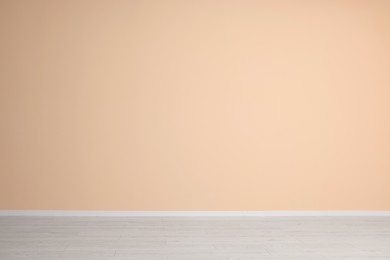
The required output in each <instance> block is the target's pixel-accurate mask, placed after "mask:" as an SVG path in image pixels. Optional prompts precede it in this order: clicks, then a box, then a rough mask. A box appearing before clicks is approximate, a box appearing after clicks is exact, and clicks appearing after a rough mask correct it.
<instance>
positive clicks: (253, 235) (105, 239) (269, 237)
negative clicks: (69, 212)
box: [0, 217, 390, 260]
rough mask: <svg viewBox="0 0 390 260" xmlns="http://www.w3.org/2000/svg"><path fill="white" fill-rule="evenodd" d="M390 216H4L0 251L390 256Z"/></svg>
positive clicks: (148, 258)
mask: <svg viewBox="0 0 390 260" xmlns="http://www.w3.org/2000/svg"><path fill="white" fill-rule="evenodd" d="M389 245H390V218H389V217H263V218H258V217H160V218H159V217H149V218H147V217H143V218H141V217H132V218H130V217H123V218H121V217H0V259H6V260H16V259H23V260H26V259H29V260H38V259H39V260H45V259H50V260H52V259H72V260H77V259H84V260H88V259H94V260H124V259H127V260H131V259H137V260H152V259H159V260H162V259H163V260H181V259H183V260H184V259H186V260H188V259H190V260H191V259H199V260H202V259H203V260H211V259H213V260H215V259H217V260H218V259H230V260H250V259H274V260H276V259H278V260H287V259H288V260H294V259H296V260H298V259H302V260H306V259H307V260H309V259H310V260H330V259H332V260H334V259H354V260H356V259H357V260H363V259H364V260H366V259H377V260H379V259H381V260H385V259H386V260H388V259H390V246H389Z"/></svg>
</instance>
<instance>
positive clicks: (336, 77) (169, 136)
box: [0, 0, 390, 210]
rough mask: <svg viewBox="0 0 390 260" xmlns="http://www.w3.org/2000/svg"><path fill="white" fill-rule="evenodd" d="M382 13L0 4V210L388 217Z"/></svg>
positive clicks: (305, 7) (386, 6)
mask: <svg viewBox="0 0 390 260" xmlns="http://www.w3.org/2000/svg"><path fill="white" fill-rule="evenodd" d="M389 13H390V1H386V0H384V1H376V0H374V1H373V0H367V1H352V0H351V1H328V0H323V1H284V2H283V1H254V0H253V1H250V0H244V1H242V0H237V1H219V0H211V1H197V0H196V1H195V0H194V1H186V0H184V1H182V0H181V1H180V0H177V1H160V0H154V1H142V0H139V1H135V0H134V1H120V0H114V1H112V0H106V1H92V0H91V1H65V0H63V1H59V0H56V1H52V0H47V1H40V0H38V1H30V0H24V1H23V0H22V1H20V0H17V1H14V0H2V1H1V2H0V24H1V42H0V48H1V49H0V52H1V53H0V54H1V59H0V66H1V68H0V69H1V72H0V73H1V77H0V87H1V100H0V101H1V105H0V106H1V122H0V123H1V129H0V131H1V135H0V142H1V143H0V145H1V146H0V147H1V148H0V149H1V150H0V152H1V164H0V171H1V172H0V209H99V210H268V209H270V210H271V209H283V210H289V209H310V210H312V209H321V210H329V209H345V210H350V209H364V210H371V209H378V210H379V209H380V210H390V18H389Z"/></svg>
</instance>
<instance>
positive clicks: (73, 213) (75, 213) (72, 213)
mask: <svg viewBox="0 0 390 260" xmlns="http://www.w3.org/2000/svg"><path fill="white" fill-rule="evenodd" d="M0 216H50V217H54V216H59V217H65V216H69V217H309V216H317V217H325V216H334V217H342V216H345V217H348V216H388V217H390V210H261V211H131V210H130V211H109V210H107V211H106V210H104V211H100V210H0Z"/></svg>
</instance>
